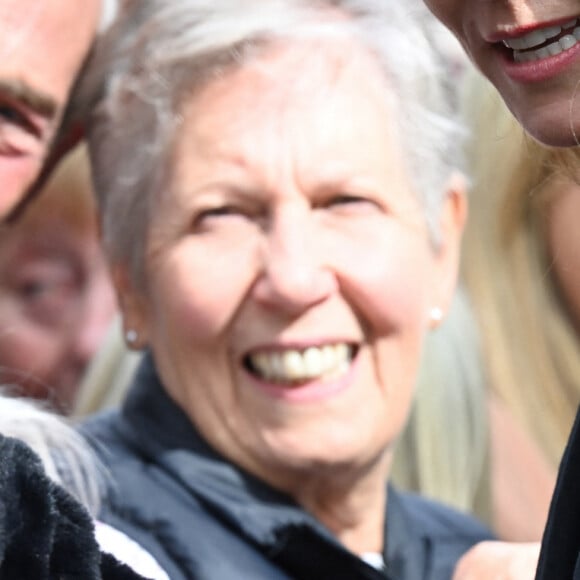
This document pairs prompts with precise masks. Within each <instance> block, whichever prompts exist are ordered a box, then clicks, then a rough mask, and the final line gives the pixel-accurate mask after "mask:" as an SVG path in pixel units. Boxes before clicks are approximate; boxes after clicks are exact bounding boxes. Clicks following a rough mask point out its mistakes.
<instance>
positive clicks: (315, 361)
mask: <svg viewBox="0 0 580 580" xmlns="http://www.w3.org/2000/svg"><path fill="white" fill-rule="evenodd" d="M358 348H359V347H358V346H357V345H354V344H349V343H346V342H339V343H335V344H326V345H321V346H309V347H307V348H304V349H296V348H288V349H283V350H256V351H253V352H251V353H248V354H247V355H245V356H244V358H243V364H244V367H245V368H246V370H247V371H248V372H249V373H250V374H251V375H253V376H254V377H256V378H257V379H259V380H261V381H267V382H269V383H274V384H278V385H280V386H285V387H293V386H294V387H295V386H300V385H303V384H305V383H310V382H313V381H333V380H336V379H339V378H340V377H342V376H343V375H345V374H346V373H347V372H348V371H349V369H350V367H351V365H352V362H353V360H354V359H355V357H356V355H357V352H358Z"/></svg>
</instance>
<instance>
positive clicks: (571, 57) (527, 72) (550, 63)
mask: <svg viewBox="0 0 580 580" xmlns="http://www.w3.org/2000/svg"><path fill="white" fill-rule="evenodd" d="M579 56H580V42H577V43H576V44H575V45H574V46H573V47H572V48H569V49H568V50H565V51H563V52H561V53H560V54H556V55H554V56H549V57H547V58H543V59H540V60H534V61H532V62H522V63H518V62H515V61H514V60H513V59H512V58H511V56H508V55H506V54H505V53H504V55H503V63H504V68H505V71H506V73H507V75H508V76H509V77H510V78H511V79H512V80H514V81H516V82H519V83H537V82H541V81H547V80H550V79H552V78H554V77H556V76H558V75H560V74H562V73H564V72H565V71H566V69H568V68H569V67H570V66H571V64H572V63H573V62H574V61H575V60H576V59H577V58H578V57H579Z"/></svg>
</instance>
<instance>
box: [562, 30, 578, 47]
mask: <svg viewBox="0 0 580 580" xmlns="http://www.w3.org/2000/svg"><path fill="white" fill-rule="evenodd" d="M577 42H578V41H577V40H576V38H575V37H574V36H573V35H572V34H567V35H566V36H563V37H562V38H560V40H559V41H558V44H559V45H560V46H561V47H562V50H568V49H569V48H572V47H573V46H574V45H575V44H576V43H577Z"/></svg>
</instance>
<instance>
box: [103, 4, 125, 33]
mask: <svg viewBox="0 0 580 580" xmlns="http://www.w3.org/2000/svg"><path fill="white" fill-rule="evenodd" d="M121 1H122V0H101V19H100V21H99V27H98V32H99V33H103V32H105V31H106V30H108V28H109V26H111V24H112V22H113V21H114V20H115V18H116V16H117V13H118V11H119V2H121Z"/></svg>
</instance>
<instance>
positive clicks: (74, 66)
mask: <svg viewBox="0 0 580 580" xmlns="http://www.w3.org/2000/svg"><path fill="white" fill-rule="evenodd" d="M100 4H101V2H100V0H83V1H82V2H79V1H78V0H41V1H39V0H2V1H1V3H0V218H3V217H5V216H6V215H7V214H8V213H9V212H10V210H11V209H13V208H14V206H15V205H16V204H17V203H18V202H19V201H20V200H21V199H22V198H23V197H24V195H25V194H26V192H27V191H28V189H29V188H30V186H31V185H32V183H33V182H34V180H35V179H36V177H37V176H38V173H39V171H40V169H41V167H42V163H43V161H44V159H45V157H46V154H47V151H48V149H49V147H50V144H51V143H52V141H53V138H54V135H55V132H56V130H57V129H58V126H59V123H60V121H61V119H62V114H63V111H64V108H65V106H66V102H67V99H68V96H69V92H70V90H71V87H72V84H73V82H74V80H75V77H76V75H77V73H78V71H79V69H80V66H81V64H82V62H83V60H84V58H85V57H86V55H87V53H88V50H89V47H90V45H91V42H92V39H93V37H94V33H95V29H96V26H97V23H98V18H99V14H100Z"/></svg>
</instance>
